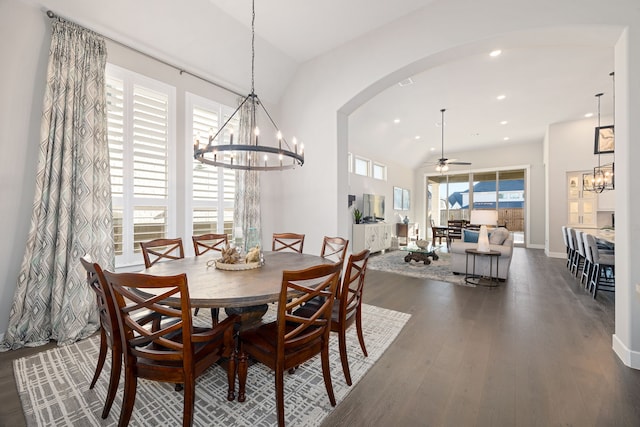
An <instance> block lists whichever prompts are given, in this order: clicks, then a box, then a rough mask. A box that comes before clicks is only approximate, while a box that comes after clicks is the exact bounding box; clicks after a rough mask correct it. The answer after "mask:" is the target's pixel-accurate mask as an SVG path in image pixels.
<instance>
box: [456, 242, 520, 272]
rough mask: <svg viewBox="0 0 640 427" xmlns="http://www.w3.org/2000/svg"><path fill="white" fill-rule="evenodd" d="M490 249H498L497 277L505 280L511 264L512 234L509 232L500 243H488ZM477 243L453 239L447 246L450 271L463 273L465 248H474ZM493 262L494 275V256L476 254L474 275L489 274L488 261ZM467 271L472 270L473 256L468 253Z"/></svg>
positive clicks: (465, 255) (465, 256) (465, 257)
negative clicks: (449, 255)
mask: <svg viewBox="0 0 640 427" xmlns="http://www.w3.org/2000/svg"><path fill="white" fill-rule="evenodd" d="M489 246H490V248H491V250H494V251H500V257H499V258H498V274H497V277H498V279H501V280H507V278H508V277H509V266H510V265H511V256H512V254H513V234H511V233H509V237H507V239H506V240H505V241H504V242H503V243H502V244H501V245H496V244H491V245H489ZM477 247H478V244H477V243H469V242H464V241H457V240H456V241H453V242H451V246H450V247H449V252H450V253H451V271H452V272H453V273H457V274H465V267H466V266H465V262H466V260H467V254H466V253H465V250H466V249H475V248H477ZM490 260H491V262H493V274H494V277H495V276H496V271H495V270H496V265H495V258H494V257H488V256H476V275H481V276H489V270H490V268H489V267H490V265H489V261H490ZM468 267H469V268H468V270H467V271H468V273H469V274H471V272H472V271H473V256H472V255H469V266H468Z"/></svg>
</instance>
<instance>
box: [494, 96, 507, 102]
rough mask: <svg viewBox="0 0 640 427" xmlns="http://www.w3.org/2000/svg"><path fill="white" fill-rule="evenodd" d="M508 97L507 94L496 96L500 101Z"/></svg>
mask: <svg viewBox="0 0 640 427" xmlns="http://www.w3.org/2000/svg"><path fill="white" fill-rule="evenodd" d="M506 97H507V95H498V96H496V99H497V100H498V101H502V100H503V99H505V98H506Z"/></svg>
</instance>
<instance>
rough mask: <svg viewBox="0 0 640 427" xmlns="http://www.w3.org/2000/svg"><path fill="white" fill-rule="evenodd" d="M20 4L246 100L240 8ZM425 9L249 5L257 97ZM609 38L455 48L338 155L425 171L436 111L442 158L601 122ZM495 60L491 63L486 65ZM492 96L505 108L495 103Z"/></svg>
mask: <svg viewBox="0 0 640 427" xmlns="http://www.w3.org/2000/svg"><path fill="white" fill-rule="evenodd" d="M23 1H27V2H34V3H38V4H41V5H42V7H43V8H51V9H52V10H54V11H55V12H56V13H59V14H60V15H61V16H65V15H70V16H72V17H73V19H74V20H76V21H78V22H79V23H80V24H83V25H86V26H88V27H89V28H92V29H94V30H96V31H98V32H101V33H103V34H105V35H107V36H109V37H111V38H114V39H116V40H119V41H122V42H124V43H127V44H132V45H134V46H136V47H138V48H140V49H141V50H145V51H148V52H149V53H151V54H154V55H156V56H158V57H160V58H163V59H167V60H169V61H170V62H174V63H175V62H178V63H179V64H180V65H184V66H185V67H186V68H190V69H192V70H193V71H195V72H199V73H201V74H202V75H204V76H211V77H214V78H216V79H217V80H220V79H222V81H221V83H223V84H225V85H227V86H229V87H231V88H233V89H236V90H238V91H240V92H241V93H245V92H246V91H247V90H248V89H249V82H250V53H251V51H250V26H251V18H252V16H251V0H190V1H189V2H175V1H173V0H154V1H151V0H137V1H136V2H130V1H127V0H112V1H109V2H85V1H81V0H39V1H38V0H23ZM448 1H451V0H448ZM625 1H626V0H625ZM435 3H436V2H435V1H433V0H384V1H383V0H380V1H370V0H349V1H343V0H323V1H315V2H308V1H299V0H269V1H264V0H262V1H261V0H257V1H256V15H255V29H256V89H257V91H258V92H259V95H261V98H263V99H264V100H267V102H278V101H279V99H280V96H281V95H282V93H283V92H284V91H285V90H286V87H287V84H288V82H289V80H290V79H291V77H292V76H293V75H294V73H295V72H296V69H297V67H298V66H299V65H300V64H302V63H304V62H305V61H308V60H310V59H313V58H315V57H317V56H318V55H323V54H326V53H328V52H331V51H332V50H333V49H337V48H339V47H340V46H342V45H343V44H345V43H348V42H349V41H352V40H354V39H358V38H363V37H367V34H368V33H369V32H372V31H376V30H378V29H380V28H382V27H384V26H386V25H389V24H391V23H392V22H394V21H396V20H398V19H401V18H403V17H406V16H407V15H411V14H413V13H416V11H418V10H422V9H425V8H429V7H431V5H432V4H435ZM465 19H469V20H472V19H474V17H473V16H466V15H465V14H464V13H461V14H460V20H465ZM619 34H620V30H619V29H616V28H611V27H601V28H589V29H588V30H585V29H580V30H578V29H573V28H570V29H566V28H556V29H553V30H548V31H543V32H519V33H518V32H512V33H509V34H504V35H503V36H501V37H497V38H494V39H492V40H479V41H478V42H477V43H475V44H473V45H468V46H463V47H461V48H460V49H459V50H458V51H457V52H455V54H451V55H449V57H448V59H447V60H446V61H442V62H440V63H439V64H438V65H436V66H431V67H429V68H427V69H424V70H421V71H418V72H417V73H414V74H412V75H410V76H406V77H410V80H411V84H408V85H404V86H400V85H399V84H397V83H400V82H394V84H392V85H391V86H390V87H388V88H387V89H385V90H383V91H381V92H380V93H379V94H378V95H377V96H375V97H373V98H372V99H371V100H369V101H368V102H366V103H365V104H363V105H362V106H360V108H358V109H357V110H356V111H354V112H353V113H352V114H351V116H350V119H349V144H350V150H351V151H354V152H357V153H361V154H362V155H365V156H369V157H371V158H374V159H377V160H382V159H385V160H386V161H389V162H394V163H398V164H403V165H406V166H407V167H411V168H415V167H417V166H419V165H421V164H422V163H424V162H426V161H433V160H434V159H437V158H438V157H440V150H441V142H442V140H441V130H442V129H441V128H440V109H442V108H446V109H447V111H446V115H445V134H444V149H445V156H446V157H456V156H455V153H456V152H459V151H468V150H474V149H477V148H479V147H483V146H488V145H492V146H498V145H500V144H518V143H526V142H534V141H542V139H543V137H544V134H545V130H546V127H547V125H549V124H550V123H555V122H562V121H569V120H578V119H581V118H584V115H585V114H586V113H595V112H596V99H595V97H594V95H595V94H596V93H598V92H605V96H603V97H602V113H603V116H605V115H606V116H610V115H611V111H612V97H611V96H608V95H611V92H612V82H611V78H610V77H609V73H610V72H611V71H612V70H613V46H614V44H615V41H616V40H617V38H618V37H619ZM397 49H403V46H402V45H399V46H397ZM495 49H500V50H501V51H502V53H501V55H499V56H497V57H490V56H489V52H490V51H492V50H495ZM209 52H216V53H215V54H213V53H209ZM402 80H406V79H405V78H403V79H402ZM499 95H504V96H505V98H504V99H503V100H498V99H496V97H497V96H499ZM396 119H398V120H399V122H398V123H394V120H396ZM504 122H506V123H504ZM501 123H503V124H501ZM390 147H393V150H390V149H389V148H390ZM462 160H468V159H462Z"/></svg>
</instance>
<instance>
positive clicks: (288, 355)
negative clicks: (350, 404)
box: [238, 262, 342, 426]
mask: <svg viewBox="0 0 640 427" xmlns="http://www.w3.org/2000/svg"><path fill="white" fill-rule="evenodd" d="M341 271H342V263H340V262H337V263H335V264H322V265H318V266H315V267H310V268H307V269H305V270H298V271H284V272H283V273H282V288H281V290H280V296H279V300H278V309H277V318H276V321H275V322H271V323H268V324H265V325H260V326H258V327H257V328H254V329H250V330H246V331H241V332H240V335H239V351H238V384H239V390H238V401H240V402H244V401H245V388H246V380H247V368H248V363H247V361H248V358H249V357H251V358H252V359H253V360H257V361H258V362H260V363H263V364H264V365H266V366H268V367H269V368H271V369H273V370H274V371H275V379H276V408H277V415H278V425H279V426H283V425H284V373H285V372H286V371H287V370H290V369H293V368H295V367H297V366H298V365H300V364H302V363H304V362H305V361H307V360H309V359H311V358H313V357H314V356H316V355H317V354H320V355H321V364H322V374H323V378H324V383H325V388H326V389H327V395H328V396H329V401H330V403H331V405H332V406H335V404H336V401H335V396H334V394H333V385H332V384H331V373H330V370H329V369H330V368H329V333H330V322H331V311H332V308H333V303H334V298H335V293H336V290H337V287H338V282H339V280H340V279H339V277H340V272H341ZM312 300H313V301H319V302H318V303H317V304H314V305H313V307H312V308H309V309H308V310H305V311H304V312H301V313H296V311H297V309H298V308H300V307H302V306H304V305H305V304H306V303H308V302H309V301H312Z"/></svg>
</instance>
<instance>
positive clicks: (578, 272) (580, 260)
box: [575, 230, 586, 282]
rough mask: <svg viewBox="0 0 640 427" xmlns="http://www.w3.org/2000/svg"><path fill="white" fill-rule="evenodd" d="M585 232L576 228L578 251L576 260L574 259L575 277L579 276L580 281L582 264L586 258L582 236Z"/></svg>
mask: <svg viewBox="0 0 640 427" xmlns="http://www.w3.org/2000/svg"><path fill="white" fill-rule="evenodd" d="M585 235H586V233H583V232H582V231H580V230H576V251H577V252H578V255H577V261H576V272H575V274H576V277H578V276H580V281H581V282H582V273H583V272H584V265H585V260H586V255H585V252H584V243H583V240H584V236H585Z"/></svg>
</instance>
